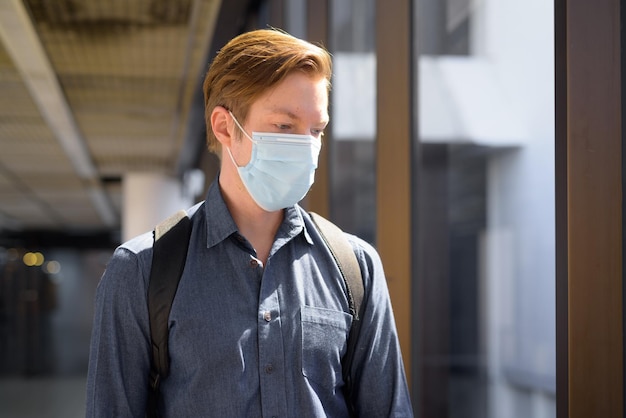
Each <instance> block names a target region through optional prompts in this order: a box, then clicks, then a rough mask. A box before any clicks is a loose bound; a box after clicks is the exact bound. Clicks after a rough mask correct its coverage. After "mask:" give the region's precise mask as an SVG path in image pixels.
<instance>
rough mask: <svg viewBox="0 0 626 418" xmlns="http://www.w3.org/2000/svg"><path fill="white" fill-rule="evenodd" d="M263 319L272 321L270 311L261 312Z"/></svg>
mask: <svg viewBox="0 0 626 418" xmlns="http://www.w3.org/2000/svg"><path fill="white" fill-rule="evenodd" d="M263 319H265V320H266V321H267V322H270V321H271V320H272V313H271V312H270V311H265V312H263Z"/></svg>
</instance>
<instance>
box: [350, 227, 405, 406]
mask: <svg viewBox="0 0 626 418" xmlns="http://www.w3.org/2000/svg"><path fill="white" fill-rule="evenodd" d="M349 239H350V241H351V242H352V243H353V246H354V248H355V253H356V254H357V258H358V259H359V264H360V265H361V271H362V273H363V282H364V286H365V297H364V300H363V306H362V315H361V321H362V323H361V329H360V332H359V336H358V339H357V343H356V349H355V352H354V359H353V364H352V376H353V382H354V383H353V389H352V390H353V402H354V407H355V409H356V413H357V416H359V417H412V416H413V411H412V407H411V400H410V395H409V391H408V387H407V383H406V376H405V372H404V364H403V361H402V353H401V351H400V344H399V341H398V333H397V330H396V323H395V319H394V315H393V310H392V307H391V301H390V298H389V290H388V288H387V282H386V279H385V274H384V271H383V266H382V262H381V260H380V256H379V255H378V253H377V252H376V250H375V249H374V248H373V247H372V246H371V245H369V244H368V243H366V242H365V241H363V240H361V239H359V238H356V237H354V236H349Z"/></svg>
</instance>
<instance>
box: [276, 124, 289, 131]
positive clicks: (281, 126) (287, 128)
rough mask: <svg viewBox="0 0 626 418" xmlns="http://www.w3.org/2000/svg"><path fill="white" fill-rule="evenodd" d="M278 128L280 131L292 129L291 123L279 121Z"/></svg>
mask: <svg viewBox="0 0 626 418" xmlns="http://www.w3.org/2000/svg"><path fill="white" fill-rule="evenodd" d="M276 129H278V130H279V131H290V130H291V125H288V124H286V123H277V124H276Z"/></svg>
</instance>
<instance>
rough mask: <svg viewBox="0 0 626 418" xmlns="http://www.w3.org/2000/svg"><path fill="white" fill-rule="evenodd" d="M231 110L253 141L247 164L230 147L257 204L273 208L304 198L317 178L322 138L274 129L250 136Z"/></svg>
mask: <svg viewBox="0 0 626 418" xmlns="http://www.w3.org/2000/svg"><path fill="white" fill-rule="evenodd" d="M228 113H230V116H231V117H232V118H233V121H235V124H236V125H237V127H238V128H239V129H240V130H241V132H243V134H244V135H245V136H246V138H248V139H249V140H250V141H251V142H252V152H251V155H250V161H249V162H248V164H246V165H245V166H243V167H239V166H238V165H237V163H236V162H235V159H234V158H233V155H232V153H231V151H230V148H227V149H226V150H227V151H228V155H229V156H230V159H231V161H232V162H233V164H234V165H235V167H236V168H237V172H238V173H239V177H240V178H241V181H242V183H243V185H244V186H245V188H246V190H247V191H248V193H249V194H250V196H251V197H252V199H253V200H254V201H255V202H256V204H257V205H259V206H260V207H261V208H263V209H264V210H266V211H269V212H271V211H276V210H279V209H284V208H286V207H289V206H293V205H295V204H296V203H298V202H299V201H300V200H302V199H303V198H304V196H305V195H306V194H307V193H308V191H309V189H310V188H311V186H312V185H313V182H314V181H315V170H316V169H317V162H318V158H319V153H320V149H321V147H322V142H321V140H320V139H319V138H316V137H314V136H312V135H296V134H281V133H273V132H252V137H250V136H249V135H248V133H247V132H246V131H245V130H244V129H243V127H242V126H241V125H240V124H239V122H238V121H237V119H236V118H235V116H234V115H233V114H232V113H231V112H230V111H229V112H228Z"/></svg>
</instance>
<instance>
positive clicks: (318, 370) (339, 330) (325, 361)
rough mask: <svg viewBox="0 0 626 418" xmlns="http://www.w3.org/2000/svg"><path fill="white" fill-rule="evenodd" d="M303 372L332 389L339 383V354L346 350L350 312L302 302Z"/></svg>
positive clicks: (310, 378)
mask: <svg viewBox="0 0 626 418" xmlns="http://www.w3.org/2000/svg"><path fill="white" fill-rule="evenodd" d="M300 324H301V328H302V374H303V375H304V376H306V378H307V379H308V380H309V381H310V382H312V383H315V384H317V385H320V386H323V387H324V388H326V389H330V390H333V389H334V388H335V387H336V386H337V385H339V384H340V383H342V377H341V358H342V356H343V355H344V354H345V352H346V346H347V340H348V334H349V332H350V325H351V324H352V315H350V314H347V313H345V312H343V311H335V310H331V309H324V308H314V307H311V306H302V308H301V309H300Z"/></svg>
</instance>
